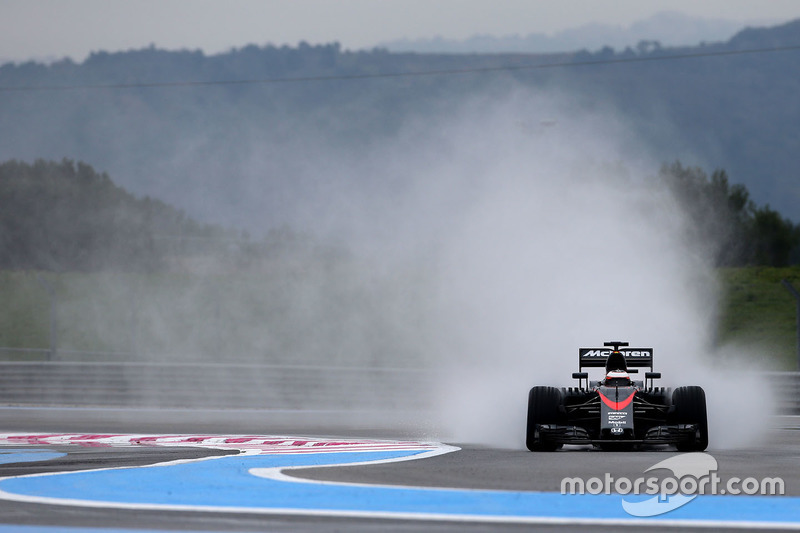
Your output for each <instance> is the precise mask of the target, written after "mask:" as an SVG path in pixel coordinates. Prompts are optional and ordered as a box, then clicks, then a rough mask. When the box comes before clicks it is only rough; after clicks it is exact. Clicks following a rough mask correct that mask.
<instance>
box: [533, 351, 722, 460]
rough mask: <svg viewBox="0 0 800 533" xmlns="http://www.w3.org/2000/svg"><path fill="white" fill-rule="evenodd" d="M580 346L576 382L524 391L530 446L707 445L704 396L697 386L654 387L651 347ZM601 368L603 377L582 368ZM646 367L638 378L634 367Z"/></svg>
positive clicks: (546, 448) (687, 448) (693, 447)
mask: <svg viewBox="0 0 800 533" xmlns="http://www.w3.org/2000/svg"><path fill="white" fill-rule="evenodd" d="M604 346H605V348H580V349H579V350H578V370H579V371H578V372H575V373H573V374H572V377H573V378H574V379H577V380H578V386H577V387H568V388H561V389H558V388H556V387H533V388H532V389H531V391H530V394H529V396H528V428H527V435H526V445H527V447H528V449H529V450H531V451H554V450H557V449H559V448H561V447H562V445H564V444H588V445H594V446H595V447H599V448H601V449H606V450H619V449H633V448H635V447H641V446H643V445H650V444H653V445H658V444H667V445H673V446H675V447H676V448H677V449H678V450H679V451H702V450H705V449H706V447H707V446H708V420H707V415H706V396H705V392H704V391H703V389H702V388H700V387H696V386H689V387H678V388H676V389H675V390H674V391H671V390H670V389H669V388H664V387H654V386H653V383H654V380H656V379H659V378H661V373H660V372H654V371H653V349H652V348H622V349H621V347H624V346H628V343H627V342H620V341H613V342H606V343H604ZM592 367H596V368H600V367H602V368H605V375H604V378H603V379H602V380H600V381H591V382H590V381H589V374H588V372H584V371H583V369H584V368H592ZM642 367H650V371H649V372H645V374H644V380H643V381H633V380H632V379H631V377H630V374H632V373H637V372H638V370H637V368H642ZM584 382H585V386H584Z"/></svg>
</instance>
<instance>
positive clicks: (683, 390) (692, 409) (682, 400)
mask: <svg viewBox="0 0 800 533" xmlns="http://www.w3.org/2000/svg"><path fill="white" fill-rule="evenodd" d="M672 405H673V406H674V409H675V411H674V413H673V414H674V420H675V422H676V423H678V424H694V425H696V426H697V431H696V432H695V437H694V439H690V440H686V441H684V442H679V443H678V444H676V445H675V447H676V448H678V451H681V452H702V451H703V450H705V449H706V448H708V414H707V413H706V393H705V391H703V389H702V388H700V387H694V386H692V387H678V388H677V389H675V392H673V393H672Z"/></svg>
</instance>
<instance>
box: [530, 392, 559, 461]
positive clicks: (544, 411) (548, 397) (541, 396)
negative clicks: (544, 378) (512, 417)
mask: <svg viewBox="0 0 800 533" xmlns="http://www.w3.org/2000/svg"><path fill="white" fill-rule="evenodd" d="M561 401H562V398H561V391H560V390H559V389H557V388H555V387H534V388H532V389H531V391H530V393H529V394H528V428H527V433H526V438H525V445H526V446H527V447H528V449H529V450H530V451H532V452H552V451H555V450H557V449H559V448H560V447H561V445H560V444H557V443H554V442H549V441H548V440H547V439H546V438H544V437H542V435H541V432H540V431H539V428H538V426H539V425H540V424H558V422H559V420H560V418H561V414H560V410H559V407H560V406H561Z"/></svg>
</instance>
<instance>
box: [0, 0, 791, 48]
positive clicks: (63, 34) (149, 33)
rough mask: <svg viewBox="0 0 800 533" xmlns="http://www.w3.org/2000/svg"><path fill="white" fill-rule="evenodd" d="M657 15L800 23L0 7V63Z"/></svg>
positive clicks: (523, 9)
mask: <svg viewBox="0 0 800 533" xmlns="http://www.w3.org/2000/svg"><path fill="white" fill-rule="evenodd" d="M660 11H679V12H682V13H685V14H688V15H692V16H698V17H705V18H712V19H728V20H736V21H742V22H743V23H747V22H753V21H784V20H789V19H793V18H798V17H800V1H798V0H613V1H612V0H558V1H556V0H0V58H3V59H11V60H24V59H29V58H47V57H51V58H52V57H63V56H70V57H72V58H74V59H76V60H82V59H83V58H84V57H85V56H86V55H87V54H88V53H89V52H91V51H93V50H109V51H114V50H127V49H130V48H141V47H144V46H147V45H149V44H151V43H153V44H155V45H156V46H158V47H161V48H167V49H179V48H190V49H198V48H199V49H202V50H204V51H205V52H207V53H216V52H221V51H225V50H228V49H230V48H232V47H239V46H243V45H246V44H250V43H255V44H259V45H263V44H267V43H272V44H287V43H288V44H292V45H295V44H297V43H298V42H299V41H301V40H305V41H308V42H310V43H320V42H333V41H338V42H340V43H341V44H342V45H343V46H344V47H345V48H350V49H357V48H370V47H372V46H375V45H376V44H378V43H381V42H384V41H390V40H394V39H400V38H403V37H407V38H411V39H416V38H430V37H434V36H437V35H439V36H442V37H445V38H450V39H463V38H467V37H470V36H472V35H475V34H491V35H495V36H504V35H510V34H520V35H527V34H529V33H552V32H555V31H558V30H563V29H566V28H573V27H576V26H581V25H584V24H587V23H591V22H597V23H604V24H618V25H623V26H627V25H630V24H631V23H632V22H634V21H636V20H640V19H643V18H647V17H649V16H652V15H654V14H655V13H657V12H660Z"/></svg>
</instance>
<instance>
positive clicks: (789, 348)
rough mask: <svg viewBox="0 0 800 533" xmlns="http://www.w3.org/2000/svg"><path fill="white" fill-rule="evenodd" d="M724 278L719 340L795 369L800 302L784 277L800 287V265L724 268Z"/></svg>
mask: <svg viewBox="0 0 800 533" xmlns="http://www.w3.org/2000/svg"><path fill="white" fill-rule="evenodd" d="M720 278H721V281H722V286H723V288H724V294H723V298H722V302H721V303H722V305H721V314H720V323H719V335H718V338H719V340H720V341H721V342H733V343H736V344H738V345H742V346H744V347H746V348H748V349H749V350H750V351H754V352H755V353H758V352H759V351H760V352H761V353H765V354H766V353H769V354H771V355H770V356H769V357H770V359H772V360H774V361H775V363H776V364H777V365H778V366H779V367H780V368H781V369H783V370H795V369H796V368H797V329H796V328H797V315H796V311H797V301H796V300H795V298H794V296H792V294H791V293H790V292H789V291H788V290H787V288H786V287H784V286H783V285H782V284H781V280H783V279H786V280H787V281H789V282H790V283H791V284H792V285H794V287H795V288H796V289H798V290H800V267H788V268H766V267H747V268H731V269H722V270H720ZM765 357H767V356H765Z"/></svg>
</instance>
